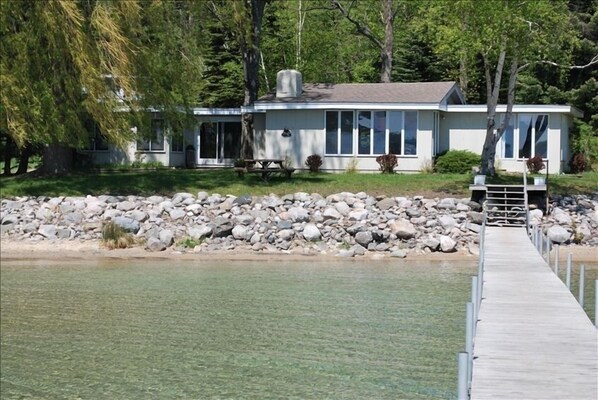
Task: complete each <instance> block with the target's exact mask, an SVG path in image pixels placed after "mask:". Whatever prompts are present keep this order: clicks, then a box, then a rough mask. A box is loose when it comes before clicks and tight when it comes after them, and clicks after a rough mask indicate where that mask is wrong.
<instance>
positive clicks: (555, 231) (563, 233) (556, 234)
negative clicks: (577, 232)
mask: <svg viewBox="0 0 598 400" xmlns="http://www.w3.org/2000/svg"><path fill="white" fill-rule="evenodd" d="M547 235H548V238H549V239H550V240H551V241H552V242H553V243H559V244H560V243H565V242H567V241H568V240H569V239H570V238H571V233H570V232H569V231H567V230H566V229H565V228H563V227H562V226H559V225H554V226H551V227H550V228H548V232H547Z"/></svg>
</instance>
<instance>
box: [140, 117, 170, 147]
mask: <svg viewBox="0 0 598 400" xmlns="http://www.w3.org/2000/svg"><path fill="white" fill-rule="evenodd" d="M158 121H161V124H162V130H161V131H158V130H155V129H154V126H155V125H154V124H155V123H157V122H158ZM150 132H151V135H149V136H148V137H147V138H144V137H141V138H139V139H137V141H136V150H137V152H139V153H165V152H166V145H165V141H166V121H165V120H164V118H152V120H151V122H150ZM160 136H161V137H162V138H161V139H162V140H161V141H162V148H158V149H154V143H156V144H157V143H158V142H159V140H157V139H158V138H159V137H160ZM145 143H147V149H144V148H140V144H145Z"/></svg>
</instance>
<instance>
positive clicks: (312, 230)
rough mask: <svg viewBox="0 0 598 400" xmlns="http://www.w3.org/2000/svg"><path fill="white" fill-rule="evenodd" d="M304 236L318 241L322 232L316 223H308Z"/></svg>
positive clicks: (309, 240) (309, 239) (310, 240)
mask: <svg viewBox="0 0 598 400" xmlns="http://www.w3.org/2000/svg"><path fill="white" fill-rule="evenodd" d="M296 196H297V195H296V194H295V197H296ZM303 238H304V239H305V240H307V241H308V242H317V241H319V240H320V239H321V238H322V233H321V232H320V230H319V229H318V227H317V226H316V225H315V224H306V225H305V227H304V228H303Z"/></svg>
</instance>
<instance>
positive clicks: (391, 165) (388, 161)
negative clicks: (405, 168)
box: [376, 154, 399, 174]
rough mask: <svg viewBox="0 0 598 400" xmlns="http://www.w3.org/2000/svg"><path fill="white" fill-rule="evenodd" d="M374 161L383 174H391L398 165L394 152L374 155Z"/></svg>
mask: <svg viewBox="0 0 598 400" xmlns="http://www.w3.org/2000/svg"><path fill="white" fill-rule="evenodd" d="M376 162H377V163H378V164H379V165H380V171H382V173H383V174H392V173H394V170H395V168H396V166H397V165H398V163H399V162H398V160H397V156H395V155H394V154H383V155H381V156H378V157H376Z"/></svg>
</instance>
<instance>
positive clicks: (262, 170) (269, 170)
mask: <svg viewBox="0 0 598 400" xmlns="http://www.w3.org/2000/svg"><path fill="white" fill-rule="evenodd" d="M244 161H245V169H244V171H243V172H247V173H252V174H256V175H259V176H260V177H261V178H262V180H263V181H264V182H268V181H269V180H270V177H271V176H272V175H275V174H278V175H282V176H284V177H286V178H287V179H291V175H292V174H293V172H295V168H287V167H286V166H285V165H284V162H285V160H282V159H278V158H255V159H247V160H244ZM237 172H241V171H238V170H237ZM241 174H242V172H241V173H240V175H241Z"/></svg>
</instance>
